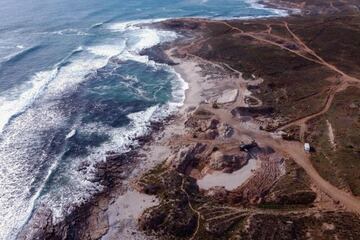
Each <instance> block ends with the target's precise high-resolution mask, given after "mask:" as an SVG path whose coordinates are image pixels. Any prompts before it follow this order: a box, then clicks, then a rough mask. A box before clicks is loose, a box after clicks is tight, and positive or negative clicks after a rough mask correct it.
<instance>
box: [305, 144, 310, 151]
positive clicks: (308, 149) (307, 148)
mask: <svg viewBox="0 0 360 240" xmlns="http://www.w3.org/2000/svg"><path fill="white" fill-rule="evenodd" d="M304 150H305V152H310V143H305V144H304Z"/></svg>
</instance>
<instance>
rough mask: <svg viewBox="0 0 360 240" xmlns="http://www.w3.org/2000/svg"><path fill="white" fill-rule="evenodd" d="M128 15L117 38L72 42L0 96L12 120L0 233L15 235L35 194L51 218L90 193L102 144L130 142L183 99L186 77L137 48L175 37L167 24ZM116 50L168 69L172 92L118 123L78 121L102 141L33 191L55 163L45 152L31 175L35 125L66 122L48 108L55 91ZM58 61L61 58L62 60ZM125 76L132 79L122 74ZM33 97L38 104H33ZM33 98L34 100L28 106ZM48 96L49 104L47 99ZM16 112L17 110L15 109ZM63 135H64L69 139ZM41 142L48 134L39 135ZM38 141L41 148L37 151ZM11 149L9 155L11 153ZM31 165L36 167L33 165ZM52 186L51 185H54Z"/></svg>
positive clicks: (5, 116) (4, 145)
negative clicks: (56, 180) (158, 26)
mask: <svg viewBox="0 0 360 240" xmlns="http://www.w3.org/2000/svg"><path fill="white" fill-rule="evenodd" d="M132 24H133V23H131V24H129V23H126V24H125V25H126V27H125V28H124V34H123V37H124V38H125V39H126V40H127V41H123V39H124V38H123V39H119V40H118V41H117V42H116V44H115V43H114V44H104V45H95V46H90V47H86V48H84V47H79V48H78V49H76V50H74V52H73V53H76V55H74V54H72V55H70V56H69V57H67V58H66V59H64V60H63V61H62V62H61V63H59V64H58V65H56V66H55V67H54V69H52V70H48V71H43V72H39V73H37V74H36V75H35V76H34V77H33V78H32V79H31V80H30V81H29V82H28V83H27V84H26V85H24V86H20V87H19V88H18V89H12V90H11V91H9V92H8V93H7V95H2V96H1V97H0V102H1V105H0V127H1V129H3V128H4V127H5V126H6V125H7V124H8V123H9V120H10V119H11V118H14V117H15V116H17V117H16V118H14V121H13V122H11V124H9V127H8V128H7V129H6V131H5V132H4V134H3V136H2V137H3V141H2V142H0V160H1V162H2V165H0V170H1V171H0V180H1V181H0V195H1V196H2V198H1V199H0V210H1V211H2V215H3V217H1V220H2V221H1V223H0V229H1V231H0V238H9V239H11V238H12V237H11V236H15V233H16V232H17V231H18V230H19V229H20V227H21V226H22V225H23V223H24V222H25V221H26V220H27V219H28V218H29V217H30V216H31V212H32V210H33V207H34V206H35V205H36V204H37V201H41V202H42V203H45V204H46V205H47V206H49V207H51V210H52V211H53V214H54V221H55V222H56V221H58V220H60V219H61V218H62V217H63V216H64V214H66V213H69V212H71V210H72V209H73V208H74V206H76V205H79V204H81V203H82V202H84V201H85V200H86V199H88V198H89V197H91V196H92V195H93V194H94V193H96V192H98V191H101V189H102V186H100V185H99V184H97V183H94V181H93V178H94V177H95V173H96V169H95V164H96V162H98V161H103V160H105V155H106V152H107V151H111V150H114V149H116V150H119V151H128V150H129V145H130V144H136V143H134V142H133V139H134V138H136V137H138V136H141V135H144V134H146V133H147V131H149V126H150V122H151V121H154V120H158V121H160V120H162V119H164V118H165V117H167V116H168V115H169V114H170V113H172V112H173V111H175V110H176V109H177V107H179V106H180V105H181V104H182V102H183V100H184V91H185V89H186V88H187V85H186V83H185V82H184V81H183V80H182V79H181V77H180V76H179V75H177V74H176V73H175V72H172V71H173V70H172V69H171V68H170V67H169V66H166V65H163V64H156V63H154V62H153V61H149V59H148V57H147V56H140V55H139V53H140V51H141V50H142V49H145V48H149V47H152V46H154V45H156V44H158V43H160V42H163V41H170V40H173V39H174V38H176V35H175V34H174V33H171V32H166V31H157V30H154V29H149V28H140V27H134V26H133V25H132ZM112 57H117V58H120V59H122V60H124V61H126V60H132V61H137V62H140V63H144V64H150V65H153V66H154V67H155V68H156V67H161V68H167V69H168V71H169V73H171V74H173V100H172V102H170V103H168V104H165V105H163V106H157V105H156V106H152V107H150V108H148V109H146V110H145V111H141V112H138V113H132V114H129V115H128V118H129V119H130V121H131V122H130V125H129V126H126V127H123V128H111V127H108V126H102V125H99V124H95V125H94V126H92V125H91V124H88V125H87V126H84V128H83V129H81V128H80V129H78V131H79V134H81V133H84V132H94V133H99V132H100V133H106V134H108V135H109V136H110V139H109V141H107V142H105V143H103V144H102V145H101V146H100V147H94V148H92V149H89V151H90V154H88V155H87V156H86V157H81V158H79V159H72V161H71V163H69V164H70V165H69V166H67V167H66V169H63V170H62V171H66V176H67V180H68V181H69V182H70V183H71V184H66V185H65V184H64V185H61V186H57V187H56V190H52V189H51V190H50V193H47V194H46V195H43V196H41V192H42V191H43V189H44V187H45V186H46V184H47V182H48V180H49V178H50V176H51V175H52V173H53V172H54V171H55V170H56V169H57V168H58V164H59V162H58V161H59V157H60V156H54V157H53V158H52V161H53V162H52V164H51V165H50V167H49V168H48V171H47V173H46V174H45V176H43V177H42V179H41V182H40V183H36V182H37V181H39V179H37V180H36V181H35V179H34V178H33V176H37V174H38V172H39V171H40V170H39V169H40V168H39V167H40V166H41V164H44V163H42V162H41V161H40V166H39V165H36V164H35V165H34V164H31V163H32V161H29V158H33V159H42V158H43V157H44V156H46V154H48V153H47V152H46V148H43V146H42V144H44V142H43V140H40V139H42V137H41V134H42V132H44V131H47V130H48V129H56V128H58V127H61V125H62V124H63V123H64V122H66V120H65V119H66V116H64V115H62V113H61V112H59V111H58V109H57V108H56V104H54V106H53V105H52V102H54V101H55V102H56V99H61V97H63V95H64V94H65V93H68V92H69V91H73V90H74V89H76V88H77V86H78V85H79V84H80V83H82V82H83V81H86V79H87V76H88V74H91V73H93V72H96V70H97V69H99V68H102V67H104V66H105V65H106V64H107V63H108V61H109V60H110V58H112ZM65 62H66V64H64V65H63V63H65ZM128 79H130V80H131V81H136V78H134V77H131V76H129V77H128ZM36 100H39V101H40V102H39V104H35V103H36V102H35V101H36ZM33 104H35V106H34V107H32V108H29V106H31V105H33ZM48 104H50V105H48ZM20 113H22V114H21V115H19V114H20ZM70 140H71V139H69V141H70ZM46 142H48V141H46ZM39 149H43V150H42V151H43V152H42V151H39ZM15 156H16V157H15ZM84 162H85V163H87V165H86V166H87V167H86V168H85V170H84V171H85V172H82V173H80V174H79V172H78V170H77V169H79V166H80V165H81V164H84ZM38 168H39V169H38ZM35 183H36V189H35V190H34V191H32V193H30V187H31V186H32V184H35ZM55 191H56V192H55Z"/></svg>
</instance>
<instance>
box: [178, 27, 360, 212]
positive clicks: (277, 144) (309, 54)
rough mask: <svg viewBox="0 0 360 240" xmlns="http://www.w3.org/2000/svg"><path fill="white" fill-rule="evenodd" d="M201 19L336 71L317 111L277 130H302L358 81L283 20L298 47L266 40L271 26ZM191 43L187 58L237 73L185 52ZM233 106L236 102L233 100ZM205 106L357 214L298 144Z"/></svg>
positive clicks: (359, 207) (359, 202) (355, 203)
mask: <svg viewBox="0 0 360 240" xmlns="http://www.w3.org/2000/svg"><path fill="white" fill-rule="evenodd" d="M205 21H206V22H208V23H215V24H224V25H226V26H227V27H229V28H230V31H234V32H237V33H236V34H240V35H243V36H247V37H251V38H253V39H254V40H257V41H260V42H263V43H267V44H270V45H273V46H276V47H279V48H281V49H283V50H286V51H289V52H291V53H293V54H296V55H297V56H300V57H302V58H304V59H306V60H309V61H311V62H313V63H315V64H320V65H322V66H325V67H326V68H328V69H330V70H332V71H334V72H335V73H336V74H338V75H339V76H340V78H339V79H340V83H339V84H337V85H333V86H332V88H331V89H330V91H329V93H328V96H327V100H326V103H325V105H324V106H323V108H322V109H321V110H320V111H318V112H316V113H314V114H310V115H308V116H304V117H302V118H300V119H297V120H294V121H291V122H289V123H287V124H285V125H283V126H281V129H284V128H286V127H289V126H291V125H300V127H301V129H302V132H304V131H305V129H306V122H307V121H308V120H310V119H312V118H315V117H317V116H320V115H322V114H324V113H326V112H327V111H328V110H329V108H330V107H331V104H332V102H333V99H334V96H335V94H336V93H337V92H340V91H343V90H345V89H346V88H347V87H348V86H350V85H355V86H358V87H359V85H358V84H359V82H360V80H359V79H357V78H354V77H352V76H349V75H348V74H346V73H344V72H343V71H341V70H339V69H338V68H337V67H336V66H334V65H332V64H330V63H328V62H327V61H325V60H324V59H323V58H321V57H320V56H319V55H318V54H316V53H315V52H314V51H313V50H312V49H311V48H309V47H308V46H307V45H306V44H305V43H304V42H303V41H302V40H301V39H300V38H299V37H298V36H297V35H296V34H295V33H294V32H293V31H291V29H290V27H289V25H288V23H286V22H284V23H283V26H284V27H285V28H286V29H287V31H288V32H289V34H290V35H291V37H292V39H286V40H288V41H292V42H293V43H295V44H296V45H297V46H299V49H298V50H293V49H290V48H288V47H286V46H284V45H282V44H279V43H277V42H275V41H271V40H269V39H268V38H267V36H269V35H272V28H271V26H268V30H267V31H265V32H256V33H254V32H245V31H243V30H242V29H240V28H237V27H234V26H232V25H231V24H230V23H229V22H226V21H216V22H214V21H211V20H205ZM272 37H274V38H279V36H272ZM200 41H204V40H203V39H201V40H200ZM195 45H197V43H196V42H193V43H191V44H190V45H187V46H185V47H182V48H181V52H182V53H183V54H185V55H187V56H188V57H196V58H198V59H201V60H202V61H205V62H206V63H208V64H212V65H214V66H215V67H221V66H225V67H226V68H228V69H229V70H232V71H234V72H235V73H238V74H241V73H240V72H239V71H237V70H236V69H233V68H231V67H229V66H228V65H226V64H224V63H220V62H216V63H214V62H211V61H208V60H206V59H202V58H201V57H199V56H196V55H193V54H189V53H188V51H187V50H188V49H189V48H191V47H192V46H195ZM179 50H180V49H179ZM234 105H236V103H234ZM231 107H236V106H229V108H231ZM205 108H206V110H208V111H210V112H212V113H213V114H215V115H216V116H217V117H218V118H219V120H220V121H221V122H224V123H227V124H229V125H230V126H232V127H233V128H234V129H235V130H236V131H237V134H238V135H239V134H243V135H244V134H245V135H248V136H250V137H252V138H253V139H254V140H255V141H256V142H257V143H258V144H259V145H260V146H269V147H271V148H273V149H274V150H276V151H278V152H280V153H282V154H284V155H286V156H289V157H291V158H292V159H293V160H294V161H295V162H296V163H297V164H298V165H299V166H301V167H302V168H303V169H304V170H305V171H306V173H307V174H308V175H309V177H310V178H311V180H312V182H313V183H314V184H315V185H316V186H317V187H318V188H319V189H320V190H321V191H323V192H324V193H326V194H327V195H328V196H330V197H331V198H332V199H333V200H335V201H336V202H339V203H341V204H342V205H343V206H344V207H345V208H347V209H348V210H349V211H352V212H355V213H358V214H360V199H358V198H356V197H354V196H352V195H351V194H349V193H347V192H345V191H343V190H341V189H338V188H337V187H335V186H333V185H332V184H330V183H329V182H328V181H326V180H325V179H323V178H322V177H321V176H320V175H319V173H318V172H317V171H316V169H315V168H314V166H313V165H312V163H311V160H310V155H309V154H307V153H305V152H304V150H303V144H302V143H300V142H289V141H285V140H282V139H280V138H277V137H274V135H273V134H271V133H268V132H264V131H260V130H254V129H249V128H246V127H244V126H242V125H241V124H240V122H239V121H238V120H237V119H235V118H234V117H233V116H232V114H231V113H230V111H229V109H214V108H212V107H211V106H210V105H206V106H205Z"/></svg>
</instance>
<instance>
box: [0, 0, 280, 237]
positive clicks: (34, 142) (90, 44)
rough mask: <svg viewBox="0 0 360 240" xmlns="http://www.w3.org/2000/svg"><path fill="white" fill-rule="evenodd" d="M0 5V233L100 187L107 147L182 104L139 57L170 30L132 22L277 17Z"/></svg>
mask: <svg viewBox="0 0 360 240" xmlns="http://www.w3.org/2000/svg"><path fill="white" fill-rule="evenodd" d="M1 3H2V4H1V5H2V6H1V8H0V239H15V238H16V234H17V233H18V232H19V231H20V230H21V227H22V226H23V225H24V224H25V223H26V222H27V221H28V220H29V219H30V218H31V214H32V213H33V211H34V209H36V208H38V207H40V206H46V207H49V208H50V209H51V210H52V211H53V213H54V221H55V222H56V221H57V220H59V219H61V218H62V217H63V216H65V215H66V214H67V213H69V212H70V211H71V209H73V206H75V205H77V204H80V203H81V202H83V201H85V200H86V199H87V198H88V197H90V196H91V195H92V194H94V193H96V192H98V191H101V189H102V186H101V185H99V184H98V183H96V182H94V181H93V178H94V175H95V173H96V169H95V167H94V165H95V164H96V163H97V162H99V161H105V155H106V154H105V153H106V152H107V151H119V152H125V151H127V150H128V146H129V145H130V144H136V142H134V140H133V139H134V137H136V136H140V135H142V134H145V133H146V132H147V131H148V130H149V123H150V121H153V120H161V119H163V118H165V117H166V116H168V115H169V114H171V113H173V112H175V111H176V110H177V108H178V107H179V106H181V105H182V103H183V101H184V92H185V89H186V88H187V84H186V83H185V82H184V81H183V80H182V79H181V77H180V76H179V75H178V74H176V73H175V72H174V70H173V69H172V68H171V67H170V66H167V65H164V64H159V63H156V62H153V61H149V59H148V57H147V56H140V55H139V52H140V51H141V50H143V49H146V48H149V47H152V46H154V45H156V44H159V43H161V42H166V41H171V40H174V39H176V37H178V36H177V35H176V33H174V32H169V31H159V30H156V29H151V28H145V27H141V26H138V25H137V24H138V23H143V22H151V21H158V20H160V19H166V18H175V17H211V18H251V17H259V16H275V15H278V14H283V13H282V12H278V11H275V10H269V9H263V8H262V7H261V6H259V5H256V4H254V3H251V2H249V1H245V0H178V1H173V0H127V1H119V0H106V1H99V0H98V1H95V0H77V1H70V0H49V1H40V0H33V1H25V0H18V1H14V0H2V1H1ZM73 130H75V131H76V134H75V135H74V136H72V137H71V138H69V136H67V135H68V134H69V133H70V132H71V131H73ZM73 133H74V131H73Z"/></svg>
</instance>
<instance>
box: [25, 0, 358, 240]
mask: <svg viewBox="0 0 360 240" xmlns="http://www.w3.org/2000/svg"><path fill="white" fill-rule="evenodd" d="M263 4H264V5H266V6H271V7H274V6H276V7H279V8H280V9H288V8H292V9H293V8H296V9H300V10H301V13H302V15H318V14H329V13H333V11H335V10H334V9H333V10H332V11H330V10H328V9H329V8H328V7H326V6H324V5H322V6H314V5H312V3H311V2H310V3H309V4H305V5H304V4H302V5H301V4H300V3H291V4H290V3H287V2H283V1H276V0H274V1H271V2H268V1H264V2H263ZM339 4H340V3H339ZM342 6H343V5H341V4H340V5H339V9H338V10H339V11H345V12H348V10H349V11H350V10H351V11H350V12H352V11H355V9H356V8H357V7H356V6H357V5H356V3H353V2H352V1H351V3H350V5H346V8H345V10H344V8H343V7H342ZM354 6H355V7H354ZM340 9H341V10H340ZM335 12H336V13H337V11H335ZM283 21H291V23H292V24H294V25H295V24H296V23H297V21H298V22H300V24H299V25H300V26H302V24H307V23H306V22H305V23H303V22H301V21H302V19H298V18H296V17H288V18H284V19H275V20H269V19H266V20H262V19H260V20H253V21H246V20H244V21H221V22H220V21H212V20H206V19H176V20H167V21H164V22H161V23H155V24H153V25H152V26H153V27H157V28H162V29H166V30H172V31H177V32H179V33H181V34H182V35H183V36H184V38H182V39H180V40H178V41H176V42H175V43H168V44H164V45H162V46H155V47H153V48H151V49H148V50H145V51H144V52H143V54H146V55H149V56H150V59H152V60H154V61H156V62H159V63H164V64H168V65H171V66H173V67H174V68H175V70H176V71H177V72H178V73H179V74H181V76H182V77H183V78H184V79H185V80H186V81H187V82H188V84H189V87H190V88H189V90H188V91H187V93H186V100H185V104H184V106H183V107H182V108H181V109H180V111H179V112H178V113H177V114H175V115H173V116H171V117H169V119H167V120H166V121H164V122H161V123H153V124H152V126H151V131H150V134H149V135H146V136H144V137H142V138H140V139H138V140H139V143H140V144H139V146H137V147H134V149H133V150H132V151H130V152H128V153H126V154H117V153H116V152H112V153H109V156H108V157H107V161H106V162H104V163H103V164H102V165H99V166H98V169H99V171H98V177H97V179H98V180H99V182H101V183H102V185H104V186H105V190H104V191H103V192H102V193H99V194H98V195H96V196H94V198H93V199H91V200H89V202H87V203H86V204H84V205H82V206H79V207H78V208H76V209H75V211H73V212H72V214H71V215H69V216H68V217H66V219H65V220H64V221H62V222H61V223H59V224H57V225H53V224H52V215H51V212H49V211H48V210H41V212H36V213H34V216H33V218H32V220H31V221H30V222H29V223H28V225H27V226H25V228H24V230H23V231H22V232H21V233H20V235H19V236H18V238H19V239H100V238H103V239H153V238H154V239H155V238H156V239H159V238H160V239H239V238H241V239H266V236H269V235H271V236H273V237H272V239H304V237H305V236H308V235H309V234H310V235H309V236H312V237H315V238H316V237H320V238H324V239H326V238H327V237H329V236H331V235H335V236H337V237H340V238H342V239H345V238H349V237H353V236H360V232H359V231H358V230H357V229H360V220H359V218H358V217H357V215H356V214H354V212H356V211H357V205H356V204H357V202H356V204H355V205H354V208H352V205H351V204H348V203H349V201H350V202H351V201H352V198H351V196H349V198H347V195H346V194H345V195H344V196H339V197H338V198H337V197H336V195H339V194H338V193H341V194H343V193H344V192H343V191H341V190H339V191H338V192H336V191H337V189H335V190H336V191H335V194H333V192H331V191H329V192H328V188H327V185H326V184H327V182H325V181H323V179H322V178H318V174H317V172H316V170H313V166H312V164H311V162H310V160H309V157H308V156H307V155H305V154H304V153H303V151H302V144H301V143H300V141H301V140H303V138H304V136H303V133H302V131H303V129H301V127H299V128H297V127H294V126H292V125H291V127H289V128H284V129H282V126H287V123H288V122H290V123H291V119H295V120H296V121H297V120H298V119H302V118H303V116H298V115H297V114H301V112H302V111H305V110H304V109H305V108H304V106H303V105H302V103H301V104H299V105H295V106H296V107H297V109H295V110H293V112H291V111H288V110H287V109H288V106H282V105H281V103H282V101H283V102H285V100H284V99H286V98H287V99H289V98H290V97H292V96H290V97H289V96H284V95H285V94H284V92H285V93H288V92H289V91H288V89H287V88H286V87H287V86H289V85H290V83H289V82H282V83H281V84H282V85H281V86H280V90H279V91H278V90H277V87H278V86H277V82H276V81H274V82H271V80H272V77H273V76H275V77H276V79H279V78H280V77H279V76H280V75H281V73H279V71H280V70H278V69H283V68H284V69H285V66H284V65H286V64H287V63H289V65H291V64H293V65H295V66H294V67H293V66H292V65H291V66H290V67H289V68H291V71H293V69H292V67H293V68H294V69H296V70H297V69H300V68H302V67H303V66H306V64H305V63H303V62H301V61H300V60H298V59H295V57H293V55H291V54H289V53H294V55H297V57H303V58H307V60H308V59H310V60H312V59H313V58H316V55H311V54H312V52H311V51H309V50H307V49H305V50H302V49H301V47H303V46H302V44H301V43H299V42H295V43H294V42H291V41H290V40H289V38H288V36H287V35H286V34H288V33H284V29H285V30H286V26H287V25H286V24H285V25H284V29H283V28H280V26H282V24H283ZM324 21H325V20H324ZM319 24H321V23H319ZM243 29H246V30H243ZM288 29H289V28H288ZM299 31H300V30H299ZM273 32H274V35H272V34H273ZM289 32H290V30H289ZM290 33H291V32H290ZM266 34H268V35H266ZM276 34H278V35H279V36H280V37H278V36H277V35H276ZM239 40H241V44H242V45H241V44H239V45H236V44H235V43H236V41H239ZM256 41H259V42H260V44H259V43H257V42H256ZM292 41H294V40H292ZM239 42H240V41H239ZM255 42H256V44H255ZM263 42H266V43H268V44H269V43H271V44H272V43H273V45H271V44H270V45H271V46H272V47H274V48H275V47H280V48H281V49H285V50H286V51H287V53H286V54H287V55H286V54H284V53H283V52H281V53H279V52H278V51H277V50H274V49H273V48H271V49H266V48H265V47H264V45H263ZM226 44H228V45H229V46H228V47H229V49H230V50H229V49H227V48H226ZM232 44H235V45H234V46H232ZM224 46H225V47H224ZM254 46H255V47H254ZM247 47H248V48H247ZM217 48H219V49H222V51H223V52H221V51H220V50H219V51H218V52H216V51H215V50H214V49H217ZM235 48H238V49H240V50H239V53H233V52H232V50H231V49H235ZM260 48H262V49H260ZM258 49H259V50H258ZM248 53H251V54H253V55H251V54H249V55H247V54H248ZM265 54H268V55H265ZM290 55H291V56H290ZM238 56H241V57H243V58H244V59H243V58H241V57H239V59H238V58H237V57H238ZM252 56H259V58H260V59H264V60H263V62H262V61H260V63H258V62H257V59H256V58H255V57H252ZM274 56H275V57H278V58H279V59H285V60H284V62H286V61H287V62H286V63H277V62H275V63H273V62H272V60H269V59H273V58H274ZM289 56H290V57H289ZM314 56H315V57H314ZM257 64H260V65H257ZM296 64H298V65H296ZM260 66H261V67H260ZM315 66H316V67H318V65H315ZM263 68H265V70H262V69H263ZM273 68H274V69H275V70H274V69H273ZM276 69H277V70H276ZM309 69H310V70H308V71H310V72H311V73H314V75H316V76H319V79H325V78H330V77H329V75H327V74H328V73H327V72H326V71H324V70H323V69H322V68H321V67H319V69H320V70H319V69H315V70H314V69H312V68H310V67H309ZM286 70H287V69H285V70H284V71H286ZM289 72H290V70H289V71H288V74H290V73H289ZM320 72H321V73H320ZM323 72H326V74H323ZM304 75H306V74H304ZM262 77H264V79H263V78H262ZM280 80H281V79H280ZM264 82H265V84H264ZM321 83H322V82H321ZM319 85H320V84H319ZM284 86H285V87H284ZM315 87H317V85H314V86H313V88H315ZM234 89H236V90H237V91H236V92H235V91H234ZM284 89H285V90H284ZM309 92H310V91H309ZM323 92H324V93H326V91H323ZM323 92H320V93H321V94H322V93H323ZM321 94H319V96H320V97H321V96H322V95H321ZM229 95H231V97H229ZM293 95H296V96H294V98H296V99H298V98H299V96H300V99H301V101H302V100H303V99H306V100H308V99H311V97H312V96H317V95H316V94H314V93H312V92H310V94H309V93H308V92H306V93H305V94H304V93H303V92H300V93H299V92H296V93H294V94H293ZM297 95H299V96H297ZM303 95H305V97H303ZM224 96H225V97H224ZM268 96H271V98H270V97H268ZM273 99H277V102H276V103H274V102H273V101H274V100H273ZM321 100H322V98H321ZM309 102H310V105H312V107H313V108H314V109H308V108H306V111H309V112H312V111H313V112H315V114H316V111H318V110H317V109H316V107H318V105H320V104H318V102H315V103H314V102H313V100H311V101H309ZM308 105H309V104H308ZM284 109H285V110H284ZM299 109H300V110H299ZM280 130H281V131H280ZM287 140H291V141H287ZM249 161H255V165H256V167H254V168H249V169H248V170H246V169H245V166H247V165H249ZM245 170H246V171H247V172H244V171H245ZM237 171H243V172H241V175H242V177H241V178H235V179H236V181H238V182H239V184H238V185H236V186H229V185H227V184H226V182H227V181H228V180H229V178H228V177H229V176H231V177H234V176H235V177H236V173H237ZM223 174H224V175H223ZM209 176H210V177H212V178H215V183H216V184H215V185H214V184H213V183H212V182H211V181H210V180H208V179H209ZM219 176H220V177H219ZM223 176H225V178H222V177H223ZM244 176H245V179H242V178H244ZM206 177H208V178H206ZM223 179H225V180H223ZM200 181H205V182H206V184H205V185H201V184H199V183H200ZM324 184H325V187H324ZM199 186H201V187H199ZM204 186H209V187H207V188H205V187H204ZM330 190H333V188H330ZM134 192H135V195H133V194H134ZM341 194H340V195H341ZM124 196H126V197H125V198H124ZM334 196H335V197H334ZM122 197H123V198H124V199H126V201H134V203H135V202H136V204H135V205H137V207H135V209H133V208H132V207H131V206H130V205H131V203H129V204H123V203H120V202H119V201H125V200H124V199H123V198H122ZM342 197H344V198H342ZM119 199H120V200H119ZM135 199H137V200H138V201H135ZM139 199H140V200H139ZM117 200H119V201H117ZM123 212H126V213H127V214H129V215H128V216H125V217H124V216H122V217H120V216H121V215H122V213H123ZM213 213H216V216H215V215H214V214H213ZM109 219H110V220H109ZM343 222H345V223H346V224H347V225H348V226H351V227H348V226H347V225H346V224H343ZM259 226H263V227H261V228H260V227H259ZM335 239H336V238H335Z"/></svg>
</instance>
